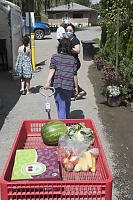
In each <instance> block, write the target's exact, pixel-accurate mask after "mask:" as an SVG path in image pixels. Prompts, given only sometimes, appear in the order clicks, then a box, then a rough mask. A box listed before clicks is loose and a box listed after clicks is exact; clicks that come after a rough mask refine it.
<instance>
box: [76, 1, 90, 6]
mask: <svg viewBox="0 0 133 200" xmlns="http://www.w3.org/2000/svg"><path fill="white" fill-rule="evenodd" d="M74 2H75V3H78V4H80V5H83V6H90V5H91V2H90V0H74Z"/></svg>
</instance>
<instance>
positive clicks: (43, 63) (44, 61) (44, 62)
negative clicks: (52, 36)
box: [36, 59, 47, 67]
mask: <svg viewBox="0 0 133 200" xmlns="http://www.w3.org/2000/svg"><path fill="white" fill-rule="evenodd" d="M46 61H47V59H46V60H43V61H41V62H39V63H37V64H36V67H38V66H42V65H45V64H46Z"/></svg>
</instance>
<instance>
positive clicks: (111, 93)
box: [104, 85, 121, 107]
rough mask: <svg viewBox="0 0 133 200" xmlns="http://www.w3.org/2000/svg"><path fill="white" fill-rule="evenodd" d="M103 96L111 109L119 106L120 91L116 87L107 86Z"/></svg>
mask: <svg viewBox="0 0 133 200" xmlns="http://www.w3.org/2000/svg"><path fill="white" fill-rule="evenodd" d="M104 95H105V96H106V97H107V103H108V105H109V106H111V107H116V106H119V105H120V104H121V90H120V87H118V86H116V85H108V86H107V87H105V88H104Z"/></svg>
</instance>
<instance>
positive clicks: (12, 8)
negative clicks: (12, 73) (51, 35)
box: [0, 0, 24, 70]
mask: <svg viewBox="0 0 133 200" xmlns="http://www.w3.org/2000/svg"><path fill="white" fill-rule="evenodd" d="M23 35H24V22H23V19H22V15H21V9H20V7H18V6H17V5H15V4H13V3H11V2H9V1H5V0H1V1H0V41H1V43H2V44H4V49H3V52H0V56H1V57H0V59H1V62H2V64H5V60H6V68H5V69H6V70H9V69H12V70H13V69H14V66H15V62H16V58H17V54H18V47H19V46H20V45H21V44H22V37H23Z"/></svg>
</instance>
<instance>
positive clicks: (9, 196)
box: [0, 119, 113, 200]
mask: <svg viewBox="0 0 133 200" xmlns="http://www.w3.org/2000/svg"><path fill="white" fill-rule="evenodd" d="M49 121H51V120H26V121H23V122H22V124H21V126H20V128H19V130H18V133H17V135H16V138H15V141H14V143H13V146H12V149H11V152H10V155H9V158H8V160H7V163H6V166H5V169H4V171H3V173H2V177H1V180H0V183H1V200H44V199H46V200H57V199H58V200H70V199H71V200H111V199H112V180H113V179H112V175H111V172H110V169H109V166H108V163H107V159H106V156H105V153H104V151H103V147H102V144H101V142H100V139H99V136H98V133H97V131H96V128H95V126H94V123H93V121H92V120H91V119H68V120H60V121H62V122H64V123H66V125H67V126H73V125H76V124H77V123H83V124H84V125H85V126H87V127H89V128H91V129H92V130H93V131H94V137H95V143H94V147H96V148H98V149H99V157H98V160H97V171H96V173H95V174H93V173H91V172H78V173H77V172H66V171H65V170H64V169H63V168H62V169H61V176H62V180H60V181H33V180H30V181H29V180H27V181H23V180H21V181H11V176H12V169H13V165H14V159H15V153H16V150H18V149H37V148H48V147H47V146H46V145H45V144H44V143H43V140H42V138H41V134H40V130H41V127H42V126H43V125H44V124H45V123H47V122H49ZM54 121H55V120H54ZM57 150H58V147H57ZM58 160H59V162H60V156H59V157H58Z"/></svg>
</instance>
